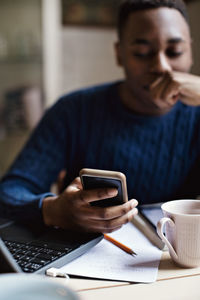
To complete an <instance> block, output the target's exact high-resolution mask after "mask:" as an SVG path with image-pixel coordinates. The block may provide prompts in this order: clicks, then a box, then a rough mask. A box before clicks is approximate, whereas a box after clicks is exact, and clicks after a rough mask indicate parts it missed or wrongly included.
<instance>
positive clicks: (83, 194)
mask: <svg viewBox="0 0 200 300" xmlns="http://www.w3.org/2000/svg"><path fill="white" fill-rule="evenodd" d="M117 194H118V190H117V189H116V188H104V189H93V190H81V191H79V193H78V194H77V195H76V198H79V199H80V200H81V201H83V202H87V203H90V202H93V201H98V200H103V199H106V198H112V197H115V196H116V195H117Z"/></svg>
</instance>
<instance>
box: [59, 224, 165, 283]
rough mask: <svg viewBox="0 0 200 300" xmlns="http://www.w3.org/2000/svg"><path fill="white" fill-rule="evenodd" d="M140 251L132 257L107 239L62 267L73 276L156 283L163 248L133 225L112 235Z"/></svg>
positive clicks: (126, 226) (127, 225)
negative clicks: (155, 244) (159, 247)
mask: <svg viewBox="0 0 200 300" xmlns="http://www.w3.org/2000/svg"><path fill="white" fill-rule="evenodd" d="M109 235H110V236H112V237H113V238H115V239H116V240H118V241H120V242H121V243H123V244H125V245H126V246H128V247H130V248H131V249H133V250H134V252H136V253H137V255H136V256H132V255H130V254H128V253H126V252H124V251H123V250H121V249H119V248H118V247H116V246H115V245H113V244H111V243H110V242H109V241H107V240H105V239H103V240H102V241H101V242H100V243H99V244H97V245H96V246H95V247H93V248H92V249H90V250H89V251H88V252H87V253H85V254H83V255H82V256H81V257H79V258H77V259H76V260H74V261H72V262H71V263H69V264H67V265H65V266H64V267H62V268H61V270H63V271H65V272H67V273H68V274H71V275H78V276H86V277H92V278H99V279H111V280H120V281H128V282H146V283H147V282H154V281H155V280H156V278H157V272H158V266H159V262H160V259H161V255H162V251H161V250H159V249H158V248H157V247H155V246H153V245H152V244H151V242H150V241H149V240H148V239H147V238H146V237H145V236H144V235H143V234H142V233H141V232H140V231H139V230H138V229H137V228H136V227H135V226H134V225H133V224H132V223H128V224H126V225H124V226H123V227H122V228H120V229H119V230H117V231H115V232H113V233H112V234H109Z"/></svg>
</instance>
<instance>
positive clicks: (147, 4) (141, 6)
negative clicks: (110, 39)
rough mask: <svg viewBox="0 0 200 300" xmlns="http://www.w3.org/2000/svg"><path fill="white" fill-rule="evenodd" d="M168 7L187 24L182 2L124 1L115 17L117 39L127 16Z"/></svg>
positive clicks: (120, 35) (163, 0) (178, 0)
mask: <svg viewBox="0 0 200 300" xmlns="http://www.w3.org/2000/svg"><path fill="white" fill-rule="evenodd" d="M159 7H169V8H174V9H177V10H178V11H179V12H180V13H181V14H182V16H183V17H184V18H185V20H186V22H187V23H188V24H189V18H188V13H187V8H186V5H185V3H184V2H183V1H182V0H124V1H122V2H121V4H120V5H119V9H118V16H117V31H118V37H119V38H121V37H122V33H123V29H124V26H125V24H126V21H127V19H128V17H129V15H130V14H131V13H133V12H135V11H138V10H145V9H152V8H159Z"/></svg>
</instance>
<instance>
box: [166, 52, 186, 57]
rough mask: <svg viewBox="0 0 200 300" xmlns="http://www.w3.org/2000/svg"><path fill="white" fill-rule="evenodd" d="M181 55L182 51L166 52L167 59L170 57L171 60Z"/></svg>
mask: <svg viewBox="0 0 200 300" xmlns="http://www.w3.org/2000/svg"><path fill="white" fill-rule="evenodd" d="M182 54H183V52H182V51H172V50H168V51H167V56H168V57H171V58H176V57H179V56H181V55H182Z"/></svg>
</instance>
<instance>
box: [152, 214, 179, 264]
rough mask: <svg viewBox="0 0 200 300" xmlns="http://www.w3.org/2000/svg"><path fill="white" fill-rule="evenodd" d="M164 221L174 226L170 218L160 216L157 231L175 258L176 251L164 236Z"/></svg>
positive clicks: (176, 257) (176, 256)
mask: <svg viewBox="0 0 200 300" xmlns="http://www.w3.org/2000/svg"><path fill="white" fill-rule="evenodd" d="M166 223H169V225H170V226H172V227H174V226H175V223H174V222H173V221H172V219H170V218H167V217H165V218H162V219H161V220H160V221H158V224H157V233H158V235H159V236H160V238H161V240H162V241H163V242H164V243H165V244H166V245H167V247H168V248H169V250H170V252H171V254H172V256H174V258H175V259H178V255H177V254H176V251H175V250H174V248H173V246H172V244H171V243H170V242H169V241H168V239H167V238H166V236H165V235H164V233H163V232H164V226H165V224H166Z"/></svg>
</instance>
